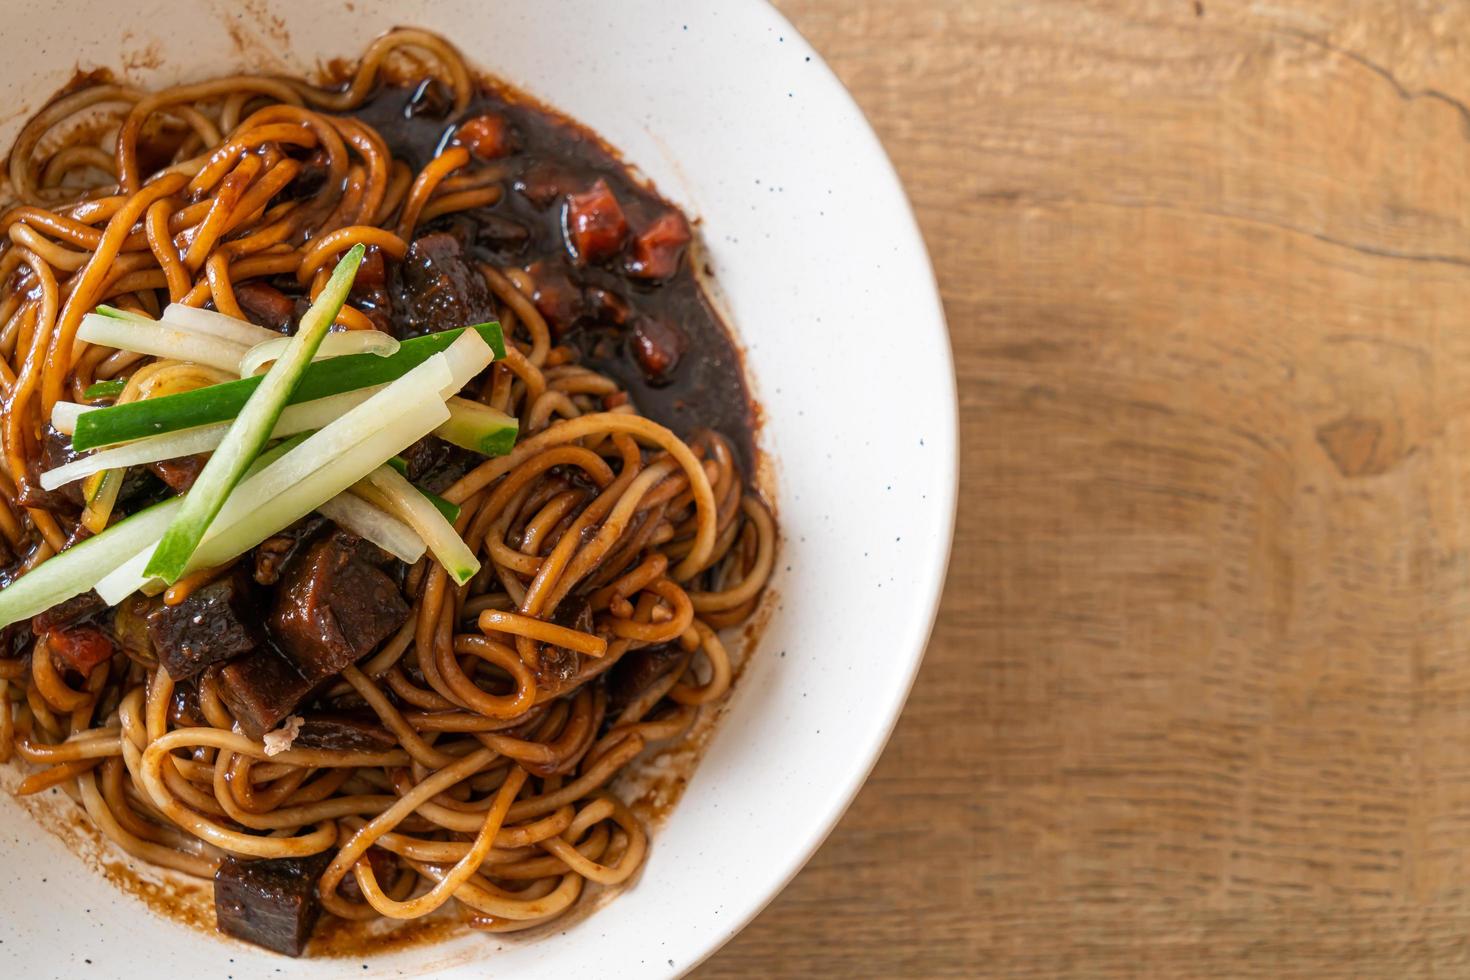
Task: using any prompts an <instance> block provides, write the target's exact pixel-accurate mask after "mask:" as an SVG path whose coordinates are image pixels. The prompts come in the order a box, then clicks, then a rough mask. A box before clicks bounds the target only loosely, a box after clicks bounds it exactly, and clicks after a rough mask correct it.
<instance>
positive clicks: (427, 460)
mask: <svg viewBox="0 0 1470 980" xmlns="http://www.w3.org/2000/svg"><path fill="white" fill-rule="evenodd" d="M398 455H399V456H401V457H402V458H403V461H404V462H405V463H407V464H408V473H407V476H408V478H409V480H411V481H412V482H414V483H416V484H418V485H419V486H421V487H423V488H424V489H426V490H428V491H429V492H431V493H439V492H440V491H442V490H444V489H445V488H447V487H448V486H449V485H450V484H452V483H454V481H456V480H458V479H459V478H460V477H462V476H464V475H465V474H466V473H468V472H469V471H470V469H471V468H472V467H474V466H475V465H476V464H477V463H479V462H480V461H481V459H482V457H480V456H478V455H477V454H475V453H472V452H470V451H469V450H467V449H461V448H460V447H459V446H455V445H453V444H451V443H447V442H445V441H444V440H443V439H440V438H438V437H437V436H425V437H424V438H422V439H420V440H419V441H418V442H415V443H414V444H413V445H411V446H409V447H408V448H407V449H405V450H404V451H403V452H401V453H399V454H398Z"/></svg>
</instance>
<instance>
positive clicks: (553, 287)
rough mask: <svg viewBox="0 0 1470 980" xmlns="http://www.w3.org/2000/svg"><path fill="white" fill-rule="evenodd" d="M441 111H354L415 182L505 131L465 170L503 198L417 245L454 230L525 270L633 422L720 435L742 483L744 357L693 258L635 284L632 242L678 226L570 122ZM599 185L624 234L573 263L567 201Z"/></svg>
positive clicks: (430, 103) (550, 314) (488, 94)
mask: <svg viewBox="0 0 1470 980" xmlns="http://www.w3.org/2000/svg"><path fill="white" fill-rule="evenodd" d="M449 101H450V100H449V99H448V98H447V96H446V95H445V93H444V92H443V91H442V90H440V89H439V87H438V85H437V83H433V82H430V83H425V84H422V85H419V86H417V87H405V86H385V87H383V88H381V89H380V90H379V91H378V92H377V93H376V94H375V95H374V96H373V97H372V98H370V99H369V100H368V102H367V103H366V104H365V105H363V106H362V107H361V108H359V109H357V110H356V111H354V113H353V115H354V116H356V117H357V118H359V119H361V120H362V121H364V122H366V123H368V124H370V125H372V126H373V127H374V128H375V129H376V130H377V131H378V132H379V133H381V134H382V136H383V138H384V139H385V140H386V141H387V143H388V146H389V148H390V149H391V150H392V153H393V155H394V156H395V157H397V158H398V159H401V160H403V161H404V162H406V163H407V164H408V165H409V166H410V167H411V168H413V170H414V172H415V173H417V172H418V171H419V170H420V169H422V168H423V167H424V165H425V164H427V163H428V162H429V161H430V160H432V159H433V158H434V157H435V155H437V154H438V153H439V152H440V151H441V150H442V149H443V148H444V147H445V146H447V145H449V143H450V142H451V141H452V140H455V139H456V138H458V140H459V141H460V142H461V143H463V144H466V145H467V146H469V147H471V148H473V147H474V146H475V145H476V141H477V139H478V138H480V137H482V136H484V135H485V133H484V130H485V128H486V127H485V124H484V123H483V122H482V120H484V119H487V118H488V119H489V120H490V121H491V123H492V124H494V125H492V127H491V128H492V129H494V128H495V126H500V132H498V133H493V134H492V135H493V136H495V137H496V138H498V139H499V140H500V141H501V147H502V150H503V152H494V151H492V152H490V153H486V154H483V157H488V158H482V155H478V154H477V155H475V156H472V158H471V163H470V165H469V166H468V167H466V168H464V169H463V170H461V171H460V173H473V172H475V171H476V170H477V169H479V168H495V169H496V170H497V171H498V172H499V173H500V174H501V175H502V186H503V187H504V189H505V192H504V194H503V195H502V196H501V198H500V200H499V201H497V202H496V203H495V204H493V205H491V206H488V207H481V208H476V209H473V210H470V211H463V212H459V213H456V214H453V215H447V216H444V217H441V218H438V219H435V220H432V221H430V222H427V223H425V224H423V225H421V226H420V228H419V229H418V230H417V231H416V232H415V235H416V237H418V238H422V237H423V236H424V235H425V234H427V233H431V232H434V231H444V230H448V231H451V232H452V233H453V234H454V235H455V237H457V238H459V239H460V240H461V241H463V242H465V243H466V244H467V247H468V251H469V254H470V255H471V256H472V257H474V258H477V259H481V260H485V261H488V262H491V263H493V264H495V265H497V266H501V267H507V266H514V267H518V268H521V269H525V270H527V271H528V273H529V274H530V275H531V276H532V277H533V278H534V280H535V282H536V285H537V297H536V300H537V306H538V308H540V309H541V310H542V312H543V314H544V315H546V316H547V319H548V322H549V325H550V326H551V328H552V331H553V336H554V339H555V340H556V341H557V342H559V343H564V344H567V345H570V346H571V347H572V348H574V349H575V350H576V351H577V352H578V354H579V355H580V356H579V360H580V363H582V364H584V365H586V366H588V367H590V368H592V369H593V370H596V371H598V372H600V373H602V374H605V375H607V376H609V377H611V378H613V379H614V380H615V381H617V382H618V383H619V384H620V385H622V386H623V388H624V389H625V390H626V391H627V392H628V395H629V397H630V398H631V399H632V401H633V404H634V406H635V407H636V408H637V409H638V411H639V412H641V413H642V414H644V415H646V416H648V417H649V418H652V419H654V420H656V421H658V422H660V423H662V424H664V425H666V426H668V427H669V428H670V429H672V430H673V431H674V432H675V433H677V434H678V435H680V436H682V437H686V438H687V437H688V436H689V435H691V434H692V433H693V432H694V431H695V430H697V429H700V428H710V429H714V430H715V431H717V432H719V433H721V434H722V435H724V436H725V437H726V438H727V439H729V440H730V441H731V443H732V445H733V446H734V448H735V451H736V452H737V454H738V455H739V458H740V463H741V468H742V470H743V472H744V473H745V475H746V478H747V479H750V477H751V475H752V462H753V460H754V448H753V429H754V412H753V410H752V407H751V401H750V395H749V393H748V391H747V390H746V387H745V381H744V378H743V376H742V371H741V362H740V357H739V355H738V353H737V352H736V350H735V346H734V344H733V342H732V341H731V339H730V335H729V332H728V331H727V330H726V329H725V327H724V325H723V324H722V323H721V322H720V320H719V318H718V317H717V316H716V315H715V313H714V311H713V309H712V308H711V306H710V303H709V301H708V299H707V297H706V296H705V295H704V292H703V290H702V289H701V287H700V285H699V283H698V281H697V280H696V278H695V276H694V271H693V265H692V261H691V259H690V257H689V255H688V252H687V249H685V250H684V251H682V252H681V253H679V257H678V262H677V265H671V266H670V267H669V269H670V270H672V271H671V274H669V275H667V276H666V277H664V278H653V277H650V276H648V275H646V274H645V275H644V276H642V277H640V276H639V275H638V274H637V273H638V269H639V264H638V262H639V253H638V242H637V237H638V235H639V234H640V233H643V232H645V231H646V230H648V229H650V228H652V227H653V226H654V225H655V224H656V223H657V222H659V221H660V220H663V221H666V222H668V223H669V224H670V225H672V224H674V223H677V224H678V226H679V227H680V228H681V229H682V228H684V227H685V223H684V221H683V219H682V216H679V215H678V214H677V212H676V210H675V209H674V208H673V206H672V205H670V204H669V203H668V202H667V201H665V200H663V199H662V198H660V197H659V196H658V195H657V194H656V193H654V192H653V191H652V190H650V189H649V188H648V187H646V186H644V185H643V184H641V183H640V182H639V181H638V180H637V179H635V178H634V176H633V175H632V174H630V173H629V171H628V168H627V167H626V166H624V165H623V164H622V163H621V162H619V161H618V159H617V158H616V156H614V155H613V153H612V152H611V151H610V150H609V149H608V148H607V146H606V145H605V144H604V143H603V142H602V141H601V140H600V139H598V137H597V136H595V135H594V134H593V133H591V132H589V131H588V130H586V129H585V128H583V127H581V126H579V125H577V124H576V123H573V122H571V121H570V120H567V119H565V118H563V117H560V116H557V115H555V114H553V113H551V112H548V111H546V110H545V109H542V108H540V107H537V106H535V105H531V104H527V103H526V102H524V101H519V100H517V99H515V98H513V97H509V96H507V95H506V94H503V93H499V92H493V91H485V92H483V93H482V94H480V95H479V96H477V97H476V98H475V100H474V101H473V102H472V104H471V105H470V106H469V107H468V108H467V109H466V110H465V111H464V112H462V113H459V114H454V113H452V111H451V109H450V106H449ZM599 181H601V182H603V184H602V186H601V190H603V191H610V192H611V194H612V196H613V197H614V198H615V199H616V204H617V206H618V207H620V209H621V211H622V213H623V215H624V216H625V218H626V224H627V228H628V230H627V233H626V235H625V236H624V238H623V239H622V241H621V243H614V245H613V247H612V248H611V249H607V250H603V251H601V252H600V253H599V254H597V255H595V256H591V257H588V256H578V255H577V254H576V253H575V251H574V249H572V248H569V245H568V241H569V237H573V236H569V235H568V233H567V228H566V223H567V221H568V220H569V217H568V214H569V212H568V200H569V197H571V196H573V195H583V194H587V193H588V192H589V191H594V188H598V182H599ZM575 217H576V216H575V214H572V216H571V218H572V220H575ZM573 240H575V238H574V237H573ZM440 328H442V326H441V327H440Z"/></svg>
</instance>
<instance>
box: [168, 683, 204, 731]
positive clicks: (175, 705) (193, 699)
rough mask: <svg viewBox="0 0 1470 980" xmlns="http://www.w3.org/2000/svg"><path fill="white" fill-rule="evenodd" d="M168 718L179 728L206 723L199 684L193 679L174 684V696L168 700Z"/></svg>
mask: <svg viewBox="0 0 1470 980" xmlns="http://www.w3.org/2000/svg"><path fill="white" fill-rule="evenodd" d="M168 720H169V722H170V723H171V724H173V725H175V726H176V727H179V728H193V727H196V726H201V725H203V724H204V723H205V722H204V711H203V710H202V709H201V708H200V707H199V686H198V685H197V684H195V683H194V682H193V681H185V682H184V683H182V684H175V685H174V696H173V697H172V698H170V699H169V702H168Z"/></svg>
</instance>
